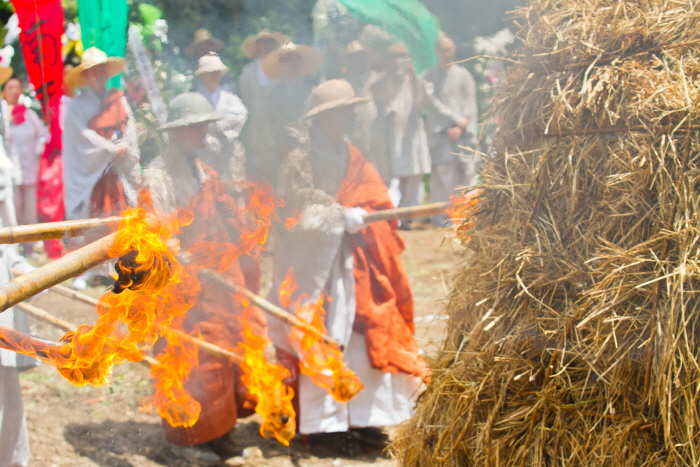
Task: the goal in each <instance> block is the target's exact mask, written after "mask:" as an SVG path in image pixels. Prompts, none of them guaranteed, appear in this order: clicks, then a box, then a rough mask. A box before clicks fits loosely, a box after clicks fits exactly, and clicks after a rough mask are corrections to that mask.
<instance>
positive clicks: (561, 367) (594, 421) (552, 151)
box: [394, 0, 700, 467]
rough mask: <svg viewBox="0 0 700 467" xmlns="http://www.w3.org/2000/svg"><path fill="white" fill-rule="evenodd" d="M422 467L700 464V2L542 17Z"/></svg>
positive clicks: (517, 84)
mask: <svg viewBox="0 0 700 467" xmlns="http://www.w3.org/2000/svg"><path fill="white" fill-rule="evenodd" d="M516 14H517V17H518V18H519V22H520V23H521V26H522V27H521V31H520V34H519V36H520V38H521V39H522V40H523V46H522V47H521V49H520V50H519V51H518V52H517V53H516V54H515V55H514V57H512V58H513V59H514V60H516V61H517V63H516V64H514V65H512V66H511V67H510V69H509V72H508V76H507V79H506V82H505V84H504V86H503V89H502V92H501V93H500V97H499V98H498V101H497V104H496V114H497V115H498V116H500V118H501V119H502V121H503V125H502V128H501V130H500V131H499V134H498V135H497V140H496V143H495V148H494V153H495V154H496V156H495V157H494V159H493V160H492V161H490V162H489V163H487V164H486V167H485V169H484V173H483V180H484V184H485V185H484V196H483V202H482V203H481V207H480V209H481V211H480V213H479V215H478V217H477V219H476V223H475V227H474V229H473V230H472V231H471V232H470V234H471V235H472V239H471V241H470V242H469V243H468V247H469V248H470V249H471V250H472V252H473V259H471V260H470V261H469V264H468V265H467V266H466V268H465V269H464V270H463V271H462V272H461V273H460V274H459V276H458V277H457V279H456V283H455V285H454V287H453V289H452V291H451V294H450V303H449V307H448V313H449V315H450V324H449V328H448V336H447V339H446V342H445V345H444V350H443V351H442V353H441V354H440V355H439V358H438V361H437V362H436V364H435V370H434V379H433V382H432V383H431V384H430V386H429V388H428V391H427V392H426V393H425V394H424V395H423V396H422V398H421V400H420V402H419V406H418V412H417V414H416V416H415V417H414V418H413V419H412V420H411V421H409V422H408V423H407V424H405V425H404V426H403V427H402V428H401V430H400V432H399V434H398V438H397V441H396V444H395V446H394V447H395V448H396V453H397V455H398V457H399V458H400V459H401V460H402V461H403V462H404V464H405V465H407V466H418V465H420V466H470V465H474V466H528V467H529V466H552V467H554V466H587V467H590V466H623V465H624V466H641V465H644V466H661V465H664V466H681V465H683V466H685V465H687V466H698V465H700V431H699V428H700V416H699V409H700V358H699V350H700V349H699V340H700V315H699V313H698V311H700V310H699V308H700V303H699V301H698V299H697V294H698V291H700V263H699V262H698V254H699V253H700V226H699V225H698V223H699V217H700V199H699V197H698V194H699V193H700V154H698V150H699V149H700V145H699V144H698V143H699V142H700V136H699V134H698V129H700V113H699V111H700V104H699V99H700V61H699V60H698V57H700V37H699V35H698V31H700V1H698V0H684V1H680V0H679V1H671V0H669V1H666V0H646V1H641V0H639V1H621V0H599V1H591V0H558V1H557V0H533V1H531V3H530V6H528V7H527V8H523V9H521V10H519V11H518V12H517V13H516Z"/></svg>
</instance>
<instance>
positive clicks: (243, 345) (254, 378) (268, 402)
mask: <svg viewBox="0 0 700 467" xmlns="http://www.w3.org/2000/svg"><path fill="white" fill-rule="evenodd" d="M247 309H248V310H250V308H247ZM247 314H248V313H246V314H244V316H242V317H241V320H240V322H241V323H242V324H244V323H246V322H247V321H248V316H246V315H247ZM271 346H272V342H271V341H270V339H269V338H267V337H262V336H258V335H255V334H254V333H253V331H252V329H251V328H250V326H245V328H244V337H243V341H242V342H240V343H239V344H238V349H240V353H242V354H243V356H244V359H245V362H244V363H241V364H240V368H241V371H242V372H243V375H242V377H241V381H242V382H243V384H244V385H245V387H246V388H248V391H249V392H250V393H251V394H252V395H253V396H254V397H255V399H256V400H257V404H256V406H255V412H256V413H257V414H258V415H260V416H261V417H262V420H263V421H262V423H261V424H260V435H262V436H263V437H265V438H270V437H273V438H275V439H276V440H277V441H279V442H280V443H282V444H284V445H285V446H289V442H290V441H291V440H292V438H294V434H295V430H296V414H295V412H294V407H293V406H292V399H293V398H294V391H293V390H292V389H291V388H289V387H287V386H286V385H285V383H284V381H285V380H286V379H287V378H289V377H290V374H289V371H288V370H287V369H286V368H285V367H283V366H282V365H280V364H277V363H270V362H269V361H268V356H267V352H268V349H270V348H271Z"/></svg>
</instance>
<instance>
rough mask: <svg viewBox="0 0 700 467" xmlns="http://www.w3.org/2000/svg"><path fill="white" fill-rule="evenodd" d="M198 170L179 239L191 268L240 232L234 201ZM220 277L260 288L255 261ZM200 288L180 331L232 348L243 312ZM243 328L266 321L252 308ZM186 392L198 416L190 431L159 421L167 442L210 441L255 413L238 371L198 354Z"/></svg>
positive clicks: (258, 328) (259, 330)
mask: <svg viewBox="0 0 700 467" xmlns="http://www.w3.org/2000/svg"><path fill="white" fill-rule="evenodd" d="M202 167H203V169H204V171H205V172H206V173H207V175H208V176H209V178H207V179H205V180H204V181H203V183H202V186H201V188H200V191H199V193H198V194H197V195H196V196H195V197H194V198H193V199H192V201H191V202H190V204H189V205H188V206H187V209H188V210H190V211H192V212H193V213H194V221H193V222H192V224H191V225H190V226H188V227H186V228H185V229H183V230H184V231H183V233H182V234H181V235H180V243H181V247H182V249H183V250H184V251H186V252H189V253H190V254H191V256H192V259H193V262H194V263H197V262H198V261H200V260H201V258H204V257H205V256H208V257H210V258H212V259H213V260H215V261H218V260H221V259H222V256H221V254H220V253H218V252H217V250H220V251H225V248H224V249H222V248H221V244H222V243H228V244H234V245H235V244H238V243H239V232H240V228H241V225H240V222H241V220H240V219H239V216H238V209H239V207H238V206H237V204H236V202H235V200H234V199H233V198H232V197H231V196H230V195H229V194H228V193H227V191H226V187H225V185H224V184H223V183H221V182H220V181H219V179H218V177H217V176H216V174H215V173H214V172H213V171H212V170H211V169H209V168H208V167H206V166H203V164H202ZM207 261H208V262H211V261H210V260H207ZM217 266H219V265H218V264H217V265H216V266H214V265H211V264H203V267H214V268H215V269H216V267H217ZM223 274H224V275H226V276H227V277H228V278H229V279H231V280H232V281H234V282H235V283H237V284H243V285H245V286H246V287H248V288H249V289H251V290H253V291H254V292H257V291H258V289H259V287H260V265H259V258H257V256H255V257H250V256H244V257H242V258H240V259H239V260H236V261H235V262H233V264H232V265H231V266H230V267H228V269H226V271H225V272H224V273H223ZM200 285H201V291H200V292H199V296H198V300H197V303H196V305H195V306H193V307H192V308H191V309H190V310H189V311H188V312H187V318H186V321H185V323H184V325H183V328H184V330H185V331H188V332H191V331H193V330H194V329H198V330H199V332H200V333H201V338H202V339H204V340H205V341H207V342H210V343H212V344H215V345H218V346H220V347H222V348H224V349H233V348H234V347H235V346H236V344H237V343H238V342H239V341H240V340H241V339H240V336H242V332H243V329H242V328H241V327H240V325H239V318H240V317H241V316H242V314H243V312H244V308H243V306H242V305H241V302H240V300H239V299H238V298H237V297H235V296H233V295H231V294H229V293H227V292H225V291H223V290H222V289H221V288H219V287H213V286H211V285H210V284H209V283H206V282H202V283H201V284H200ZM248 324H250V325H251V326H252V327H253V331H254V332H255V333H256V334H258V335H264V333H266V332H267V320H266V317H265V315H264V313H263V312H262V311H260V310H259V309H257V308H253V309H251V316H250V319H249V321H248ZM185 388H186V389H187V390H188V391H189V392H190V393H191V394H192V395H193V397H194V399H195V400H197V401H198V402H199V403H200V404H201V407H202V412H201V414H200V416H199V420H198V421H197V423H195V425H194V426H192V427H190V428H182V427H177V428H174V427H172V426H170V425H169V424H168V423H167V422H166V421H165V420H164V421H163V427H164V429H165V435H166V438H167V439H168V441H170V442H171V443H174V444H178V445H183V446H190V445H194V444H201V443H205V442H208V441H211V440H213V439H216V438H218V437H220V436H222V435H224V434H226V433H227V432H228V431H230V430H231V429H233V427H234V426H235V425H236V421H237V418H238V417H247V416H249V415H252V414H253V413H254V410H255V401H254V400H253V399H252V398H251V397H250V395H249V394H248V392H247V390H246V388H245V387H244V386H243V384H242V383H241V381H240V370H239V369H238V367H237V366H236V365H234V364H232V363H229V362H227V361H225V360H222V359H220V358H217V357H214V356H211V355H209V354H207V353H205V352H203V351H200V352H199V366H197V367H196V368H195V369H194V370H193V371H192V373H191V374H190V378H189V380H188V382H187V383H186V384H185Z"/></svg>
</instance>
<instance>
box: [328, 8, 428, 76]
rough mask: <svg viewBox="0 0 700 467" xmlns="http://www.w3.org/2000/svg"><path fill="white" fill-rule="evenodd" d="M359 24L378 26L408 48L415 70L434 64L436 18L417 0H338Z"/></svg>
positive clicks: (418, 70)
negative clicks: (360, 22)
mask: <svg viewBox="0 0 700 467" xmlns="http://www.w3.org/2000/svg"><path fill="white" fill-rule="evenodd" d="M339 2H340V3H342V4H343V5H345V7H346V8H347V9H348V10H349V11H350V14H352V15H353V16H354V17H356V18H357V19H358V20H360V21H362V22H363V23H367V24H374V25H377V26H381V27H382V28H383V29H384V30H385V31H386V32H388V33H389V34H390V35H391V37H393V38H394V40H396V41H398V42H403V43H404V44H406V47H408V50H409V52H410V53H411V58H413V63H414V65H415V67H416V71H417V72H418V73H422V72H423V70H425V69H427V68H430V67H431V66H433V65H435V64H436V63H437V59H436V57H435V52H434V46H435V41H436V40H437V39H438V37H439V35H440V29H439V27H438V21H437V19H436V18H435V17H434V16H433V15H432V13H430V11H428V9H427V8H426V7H425V5H423V4H422V3H421V2H420V1H419V0H339Z"/></svg>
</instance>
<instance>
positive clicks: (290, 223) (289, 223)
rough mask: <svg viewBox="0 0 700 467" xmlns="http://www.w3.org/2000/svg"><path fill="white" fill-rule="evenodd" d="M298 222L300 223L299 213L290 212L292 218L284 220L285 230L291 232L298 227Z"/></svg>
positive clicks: (296, 211) (297, 210)
mask: <svg viewBox="0 0 700 467" xmlns="http://www.w3.org/2000/svg"><path fill="white" fill-rule="evenodd" d="M300 222H301V211H300V210H299V209H295V210H294V211H293V212H292V216H291V217H288V218H287V219H285V222H284V226H285V227H286V228H287V230H292V229H293V228H294V227H296V226H297V225H299V223H300Z"/></svg>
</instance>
